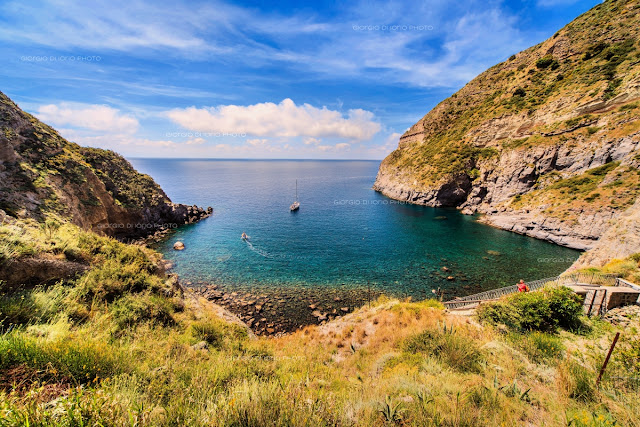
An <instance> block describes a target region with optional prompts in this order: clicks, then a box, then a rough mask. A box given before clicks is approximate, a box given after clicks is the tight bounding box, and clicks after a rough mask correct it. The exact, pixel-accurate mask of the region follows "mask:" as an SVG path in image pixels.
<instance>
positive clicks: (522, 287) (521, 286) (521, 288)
mask: <svg viewBox="0 0 640 427" xmlns="http://www.w3.org/2000/svg"><path fill="white" fill-rule="evenodd" d="M518 292H529V287H528V286H527V284H526V283H524V280H522V279H520V283H518Z"/></svg>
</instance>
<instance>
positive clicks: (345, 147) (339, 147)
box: [316, 142, 351, 152]
mask: <svg viewBox="0 0 640 427" xmlns="http://www.w3.org/2000/svg"><path fill="white" fill-rule="evenodd" d="M316 148H317V149H318V150H320V151H323V152H344V151H349V150H350V149H351V144H347V143H346V142H341V143H339V144H335V145H318V146H317V147H316Z"/></svg>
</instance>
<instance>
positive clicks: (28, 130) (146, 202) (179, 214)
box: [0, 92, 212, 238]
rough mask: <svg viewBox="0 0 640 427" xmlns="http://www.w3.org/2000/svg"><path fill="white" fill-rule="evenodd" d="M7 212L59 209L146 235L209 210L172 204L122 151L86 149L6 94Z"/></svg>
mask: <svg viewBox="0 0 640 427" xmlns="http://www.w3.org/2000/svg"><path fill="white" fill-rule="evenodd" d="M0 128H1V130H2V131H1V132H0V210H2V211H5V212H6V214H8V215H9V216H12V217H16V218H34V219H37V220H42V219H43V218H44V217H45V216H47V215H57V216H59V217H62V218H65V219H68V220H70V221H71V222H73V223H74V224H76V225H79V226H81V227H83V228H85V229H89V230H92V231H96V232H99V233H102V234H106V235H109V236H114V237H118V238H136V237H143V236H146V235H148V234H151V233H153V232H155V231H158V230H159V229H163V228H175V227H177V226H179V225H182V224H187V223H192V222H195V221H198V220H200V219H202V218H205V217H207V216H209V215H210V214H211V212H212V210H211V208H209V209H207V210H204V209H202V208H199V207H197V206H186V205H182V204H175V203H172V202H171V200H169V198H168V197H167V195H166V194H165V193H164V191H162V189H161V188H160V186H158V184H156V183H155V182H154V181H153V179H152V178H151V177H149V176H148V175H143V174H140V173H138V172H137V171H136V170H135V169H134V168H133V167H132V166H131V164H130V163H129V162H128V161H127V160H125V159H124V158H123V157H122V156H120V155H118V154H116V153H114V152H112V151H107V150H101V149H96V148H85V147H80V146H79V145H77V144H74V143H71V142H69V141H67V140H65V139H64V138H62V137H61V136H60V135H59V134H58V132H56V131H55V130H54V129H52V128H51V127H49V126H47V125H46V124H44V123H42V122H40V121H39V120H38V119H36V118H35V117H33V116H31V115H30V114H27V113H25V112H24V111H22V110H21V109H20V108H19V107H18V106H17V105H16V104H15V103H14V102H13V101H11V100H10V99H9V98H8V97H7V96H6V95H4V94H3V93H1V92H0Z"/></svg>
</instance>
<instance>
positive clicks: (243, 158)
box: [124, 156, 384, 162]
mask: <svg viewBox="0 0 640 427" xmlns="http://www.w3.org/2000/svg"><path fill="white" fill-rule="evenodd" d="M124 157H125V158H128V159H136V160H279V161H282V160H289V161H294V160H295V161H322V162H324V161H329V162H331V161H338V162H350V161H351V162H381V161H382V160H384V159H295V158H259V157H137V156H124Z"/></svg>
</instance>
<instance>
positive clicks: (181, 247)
mask: <svg viewBox="0 0 640 427" xmlns="http://www.w3.org/2000/svg"><path fill="white" fill-rule="evenodd" d="M173 249H175V250H176V251H182V250H184V243H182V242H175V243H174V244H173Z"/></svg>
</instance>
